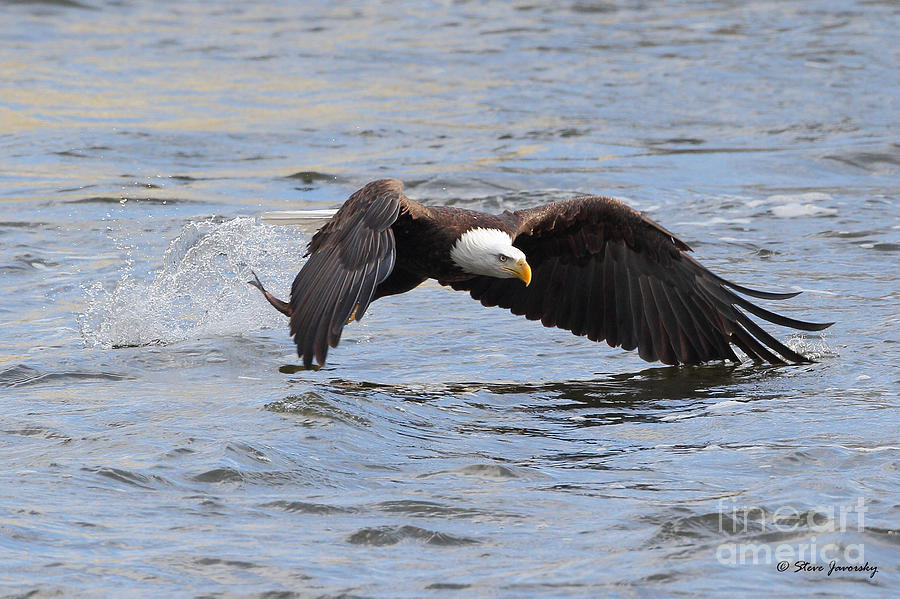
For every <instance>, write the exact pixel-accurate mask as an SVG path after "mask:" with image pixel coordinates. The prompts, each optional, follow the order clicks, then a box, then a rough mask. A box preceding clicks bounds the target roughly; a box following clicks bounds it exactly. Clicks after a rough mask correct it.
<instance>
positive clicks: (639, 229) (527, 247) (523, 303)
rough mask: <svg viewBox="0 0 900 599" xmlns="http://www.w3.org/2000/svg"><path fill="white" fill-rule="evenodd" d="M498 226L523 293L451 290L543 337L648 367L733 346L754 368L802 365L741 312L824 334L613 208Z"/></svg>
mask: <svg viewBox="0 0 900 599" xmlns="http://www.w3.org/2000/svg"><path fill="white" fill-rule="evenodd" d="M507 217H508V218H510V219H512V220H513V221H514V225H515V226H517V229H518V232H517V234H516V235H515V236H514V245H515V246H516V247H518V248H519V249H521V250H522V251H523V252H525V255H526V257H527V259H528V262H529V263H530V265H531V268H532V282H531V285H530V286H528V287H526V286H524V285H522V283H521V281H518V280H514V279H495V278H490V277H481V276H480V277H475V278H473V279H470V280H467V281H463V282H459V283H453V284H452V287H453V288H455V289H460V290H466V291H469V292H470V294H471V296H472V297H473V298H475V299H477V300H480V301H481V303H482V304H484V305H485V306H500V307H502V308H507V309H509V310H510V311H511V312H512V313H513V314H519V315H524V316H525V317H526V318H528V319H530V320H540V321H541V322H542V323H543V324H544V326H547V327H559V328H561V329H565V330H568V331H571V332H572V333H574V334H575V335H586V336H587V337H588V338H589V339H592V340H594V341H602V340H604V339H605V340H606V342H607V343H608V344H609V345H610V346H613V347H616V346H621V347H623V348H625V349H629V350H630V349H635V348H637V350H638V353H639V355H640V356H641V357H642V358H643V359H645V360H648V361H655V360H659V361H661V362H664V363H666V364H694V363H699V362H705V361H710V360H734V361H738V358H737V356H736V355H735V353H734V351H733V350H732V348H731V345H732V344H734V345H736V346H737V347H739V348H740V349H741V350H743V351H744V353H746V354H747V355H748V356H749V357H750V358H752V359H753V360H755V361H768V362H771V363H784V362H785V361H790V362H806V361H808V359H807V358H806V357H804V356H802V355H800V354H798V353H797V352H795V351H793V350H792V349H790V348H789V347H787V346H786V345H784V344H783V343H781V342H780V341H778V340H777V339H775V338H774V337H773V336H772V335H770V334H769V333H767V332H766V331H765V330H763V329H762V328H761V327H760V326H759V325H757V324H756V323H755V322H753V321H752V320H751V319H750V318H749V317H748V316H747V315H746V314H745V313H744V310H746V311H747V312H750V313H751V314H754V315H755V316H757V317H759V318H762V319H764V320H767V321H769V322H772V323H775V324H779V325H782V326H786V327H791V328H794V329H800V330H804V331H819V330H822V329H824V328H826V327H828V326H830V325H831V324H832V323H810V322H804V321H800V320H795V319H793V318H788V317H786V316H781V315H779V314H775V313H773V312H770V311H768V310H766V309H764V308H761V307H759V306H757V305H756V304H753V303H751V302H750V301H749V300H747V299H746V298H744V297H742V296H741V295H740V294H743V295H749V296H752V297H757V298H764V299H786V298H789V297H793V296H795V295H797V293H771V292H764V291H756V290H753V289H748V288H747V287H743V286H741V285H737V284H735V283H731V282H730V281H727V280H725V279H723V278H721V277H719V276H717V275H715V274H713V273H712V272H710V271H709V270H707V269H706V268H705V267H704V266H703V265H701V264H700V263H699V262H697V261H696V260H694V259H693V258H692V257H691V256H690V255H688V253H687V252H689V251H690V248H689V247H688V245H687V244H686V243H684V242H683V241H681V240H680V239H678V238H677V237H675V236H674V235H673V234H672V233H670V232H669V231H667V230H666V229H664V228H663V227H661V226H660V225H658V224H657V223H655V222H653V221H652V220H650V219H649V218H647V217H645V216H643V215H642V214H640V213H639V212H637V211H635V210H633V209H632V208H630V207H628V206H626V205H625V204H623V203H622V202H620V201H618V200H615V199H613V198H606V197H585V198H577V199H574V200H570V201H565V202H556V203H552V204H548V205H545V206H540V207H538V208H533V209H530V210H520V211H516V212H513V213H507Z"/></svg>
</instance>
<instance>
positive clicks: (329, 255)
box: [290, 179, 405, 368]
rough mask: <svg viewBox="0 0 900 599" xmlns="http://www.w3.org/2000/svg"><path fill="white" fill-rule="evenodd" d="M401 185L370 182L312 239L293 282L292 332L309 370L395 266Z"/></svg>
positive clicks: (361, 311) (358, 316)
mask: <svg viewBox="0 0 900 599" xmlns="http://www.w3.org/2000/svg"><path fill="white" fill-rule="evenodd" d="M404 200H405V197H404V196H403V184H402V183H401V182H400V181H397V180H396V179H382V180H379V181H374V182H372V183H369V184H368V185H366V186H365V187H363V188H362V189H360V190H359V191H357V192H356V193H354V194H353V195H351V196H350V198H349V199H348V200H347V201H346V202H345V203H344V205H343V206H341V208H340V210H338V211H337V213H336V214H335V215H334V216H333V217H332V218H331V220H329V221H328V223H326V224H325V226H324V227H322V229H320V230H319V231H318V232H317V233H316V234H315V235H314V236H313V238H312V240H311V241H310V243H309V250H308V252H307V254H308V255H309V259H308V260H307V261H306V264H304V265H303V268H302V269H301V270H300V272H299V273H298V274H297V277H296V278H295V279H294V284H293V285H292V286H291V301H290V309H291V335H292V336H293V337H294V342H295V343H296V344H297V355H299V356H300V357H302V358H303V365H304V367H306V368H310V367H311V366H312V362H313V358H315V360H316V362H318V363H319V365H322V364H324V363H325V357H326V355H327V353H328V347H329V346H331V347H337V344H338V341H340V338H341V333H342V331H343V329H344V326H346V325H347V323H348V321H349V320H352V319H356V320H360V319H361V318H362V317H363V314H365V311H366V309H367V308H368V307H369V303H370V302H371V301H372V297H373V295H374V292H375V287H377V286H378V284H379V283H381V282H382V281H384V280H385V279H386V278H387V277H388V275H390V274H391V271H392V270H393V268H394V262H395V260H396V247H395V243H394V234H393V232H392V231H391V225H392V224H393V223H394V221H396V220H397V216H398V214H399V212H400V208H401V204H402V203H403V201H404Z"/></svg>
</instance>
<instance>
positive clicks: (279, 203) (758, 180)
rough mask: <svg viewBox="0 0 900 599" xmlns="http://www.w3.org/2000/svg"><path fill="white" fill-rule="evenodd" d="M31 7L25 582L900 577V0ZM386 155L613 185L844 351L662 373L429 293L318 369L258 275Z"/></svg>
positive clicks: (518, 583)
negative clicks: (291, 214)
mask: <svg viewBox="0 0 900 599" xmlns="http://www.w3.org/2000/svg"><path fill="white" fill-rule="evenodd" d="M0 14H2V19H0V21H2V24H0V50H2V53H0V282H2V288H3V290H4V292H3V293H2V294H0V339H2V343H0V400H2V406H3V410H2V416H0V424H2V427H0V456H2V458H0V459H2V468H0V590H2V591H3V596H11V597H20V596H28V597H57V596H63V597H97V596H148V597H150V596H153V597H155V596H172V597H272V596H279V597H282V596H283V597H341V596H346V597H350V596H352V597H485V596H490V597H521V596H556V597H572V596H579V597H581V596H613V597H644V596H654V597H655V596H677V597H703V596H722V595H728V596H734V597H757V596H759V595H760V593H761V592H762V593H763V594H766V595H772V596H813V595H815V596H817V597H846V596H854V597H885V596H890V595H891V593H892V591H893V589H895V588H896V586H897V583H898V582H900V576H898V574H900V571H898V563H900V559H898V556H900V551H898V550H900V542H898V538H900V537H898V521H900V508H898V505H900V502H898V496H900V495H898V492H900V483H898V480H900V478H898V466H897V464H898V456H900V424H898V417H897V409H898V407H900V402H898V390H900V375H898V372H900V345H898V342H900V312H898V299H900V294H898V289H900V285H898V281H900V277H898V275H897V272H898V271H900V269H898V266H900V209H898V203H897V202H898V195H900V185H898V181H900V179H898V175H900V144H898V142H897V140H898V127H897V122H898V118H897V117H898V106H897V99H898V96H900V75H898V73H900V70H898V69H897V62H898V45H897V41H896V31H897V30H898V29H900V10H898V8H897V5H896V3H894V2H887V1H885V2H816V3H812V2H809V3H807V2H790V3H761V2H760V3H747V4H744V3H724V2H710V1H700V2H667V3H616V4H605V3H594V2H566V3H558V4H554V5H544V4H540V3H467V2H459V3H450V2H434V3H428V4H422V3H417V2H408V3H407V2H400V3H396V2H392V3H387V2H384V3H378V2H368V3H352V4H342V3H324V2H321V3H317V2H310V3H303V4H302V5H301V4H299V3H291V2H269V3H265V4H259V5H257V4H254V3H246V2H243V3H238V2H219V3H204V2H196V1H193V0H183V1H182V2H178V3H167V2H164V3H151V2H136V1H135V2H129V1H119V2H108V3H104V2H99V1H96V0H77V1H68V0H67V1H62V0H56V1H24V2H7V3H2V4H0ZM384 176H393V177H397V178H400V179H402V180H403V181H404V182H405V184H406V187H407V194H408V195H409V196H410V197H411V198H413V199H416V200H419V201H422V202H425V203H428V204H452V205H457V206H465V207H470V208H474V209H481V210H489V211H500V210H504V209H516V208H523V207H528V206H533V205H537V204H541V203H544V202H549V201H555V200H561V199H566V198H570V197H573V196H575V195H577V194H580V193H598V194H601V193H602V194H608V195H615V196H617V197H620V198H623V199H625V200H626V201H627V202H629V203H630V204H631V205H633V206H635V207H636V208H638V209H640V210H643V211H645V212H647V214H649V215H650V216H651V217H652V218H654V219H655V220H657V221H659V222H661V223H662V224H663V225H664V226H666V227H667V228H669V229H671V230H673V231H674V232H675V233H677V234H678V235H679V236H680V237H682V238H683V239H684V240H685V241H686V242H687V243H689V244H690V245H691V246H692V247H694V249H695V252H696V257H697V258H698V259H699V260H701V261H702V262H703V263H704V264H706V265H707V266H709V267H710V268H712V269H713V270H714V271H716V272H717V273H720V274H722V275H723V276H726V277H728V278H730V279H733V280H736V281H738V282H743V283H747V284H751V285H753V286H757V287H762V288H767V289H786V290H803V291H804V293H803V294H801V295H800V296H799V297H797V298H795V299H793V300H790V301H788V302H782V303H777V308H778V309H779V310H780V311H782V312H784V313H787V314H789V315H791V316H795V317H800V318H807V319H810V320H834V321H836V322H837V324H835V325H834V326H833V327H832V328H830V329H828V330H827V331H826V332H825V334H824V335H820V334H813V335H805V336H799V335H794V334H792V333H791V332H789V331H785V330H777V328H776V327H771V328H770V330H772V331H773V333H775V334H776V336H778V337H779V338H780V339H783V340H785V341H786V342H787V343H788V344H789V345H790V346H791V347H793V348H794V349H797V350H799V351H802V352H804V353H807V354H809V355H812V356H813V357H815V358H816V360H817V362H816V363H814V364H810V365H803V366H790V367H771V366H759V365H753V364H752V363H749V362H748V363H745V364H741V365H722V364H713V365H708V366H703V367H690V368H673V367H662V366H661V365H658V364H648V363H645V362H643V361H641V360H640V359H639V358H638V357H637V356H636V355H635V354H633V353H630V352H623V351H621V350H618V349H611V348H608V347H606V346H605V345H601V344H594V343H591V342H589V341H587V340H586V339H584V338H577V337H574V336H571V335H569V334H568V333H566V332H564V331H557V330H548V329H544V328H542V327H540V326H539V325H538V324H536V323H533V322H528V321H525V320H520V319H519V318H516V317H514V316H512V315H509V314H507V313H505V312H503V311H500V310H490V309H485V308H482V307H481V306H479V305H478V304H477V303H475V302H473V301H472V300H471V299H469V298H468V297H467V296H466V295H465V294H460V293H454V292H452V291H449V290H446V289H442V288H440V287H438V286H437V285H436V284H426V285H424V286H422V287H420V288H418V289H416V290H415V291H413V292H411V293H408V294H405V295H402V296H397V297H393V298H387V299H384V300H379V301H378V302H376V303H375V304H373V306H372V307H371V309H370V312H369V313H368V314H367V315H366V318H365V319H364V320H363V321H362V322H361V323H358V324H354V325H352V326H350V327H348V328H347V329H346V330H345V334H344V338H343V340H342V342H341V345H340V347H339V348H338V349H336V350H333V351H332V352H331V354H330V356H329V363H328V366H327V367H326V368H324V369H322V370H319V371H312V372H306V371H298V370H297V369H296V366H297V365H298V363H299V360H298V358H297V357H296V355H295V354H294V350H293V344H292V342H291V340H290V339H289V337H288V336H287V331H286V330H285V328H286V323H285V322H284V320H283V318H282V317H281V315H280V314H278V313H276V312H275V311H274V310H272V309H271V308H270V307H269V306H268V305H267V304H265V303H264V301H263V300H262V298H261V297H260V296H259V295H258V293H257V292H256V291H255V290H254V289H253V288H251V287H249V286H248V285H246V283H245V281H246V280H247V279H248V278H249V276H250V270H251V269H253V270H255V271H256V272H257V273H259V275H260V277H261V278H262V279H263V280H264V281H265V282H266V284H267V285H268V286H269V287H270V288H271V289H272V291H273V292H275V293H276V295H279V296H282V297H283V296H286V295H287V293H288V289H289V285H290V281H291V280H292V278H293V276H294V274H295V273H296V271H297V270H298V268H299V266H300V265H301V263H302V258H301V256H302V253H303V250H304V247H305V244H306V242H307V241H308V236H307V235H306V234H303V233H301V232H299V231H297V230H296V229H294V228H292V227H279V226H273V225H269V224H265V223H263V222H261V221H260V219H259V218H258V216H259V214H260V213H262V212H264V211H268V210H282V209H305V208H315V209H318V208H334V207H337V206H338V205H340V203H341V202H342V201H343V200H344V199H345V198H346V197H347V196H348V195H349V194H350V193H352V192H353V191H354V190H355V189H357V188H358V187H360V186H361V185H363V184H364V183H366V182H367V181H370V180H372V179H376V178H380V177H384ZM767 306H770V307H776V306H772V305H770V304H767ZM832 560H834V561H835V565H836V566H846V565H859V566H861V567H865V564H866V563H867V564H868V568H869V569H868V570H864V571H858V572H843V571H833V572H831V574H830V575H829V574H828V571H829V568H830V562H831V561H832ZM780 561H787V562H788V570H787V571H785V572H779V570H778V563H779V562H780ZM803 561H809V562H811V563H810V567H815V566H817V565H821V566H823V567H824V568H825V570H824V571H815V570H812V571H809V570H808V569H806V568H803V567H802V564H801V565H800V566H798V565H797V564H800V563H801V562H803ZM874 567H877V572H875V573H874V574H873V573H872V569H873V568H874ZM798 569H799V570H800V571H797V570H798Z"/></svg>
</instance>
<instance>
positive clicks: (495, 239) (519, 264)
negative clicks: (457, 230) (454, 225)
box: [450, 229, 531, 285]
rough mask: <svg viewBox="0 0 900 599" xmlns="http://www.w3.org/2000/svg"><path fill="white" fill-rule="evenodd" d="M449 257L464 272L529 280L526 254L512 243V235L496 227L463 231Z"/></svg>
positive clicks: (529, 268) (529, 271) (529, 269)
mask: <svg viewBox="0 0 900 599" xmlns="http://www.w3.org/2000/svg"><path fill="white" fill-rule="evenodd" d="M450 257H451V258H452V259H453V262H455V263H456V265H457V266H459V267H460V268H461V269H463V271H464V272H467V273H470V274H473V275H485V276H488V277H495V278H497V279H513V278H515V279H521V280H522V281H524V282H525V285H528V284H529V283H530V282H531V267H530V266H529V265H528V262H526V261H525V254H524V253H523V252H522V250H520V249H519V248H517V247H514V246H513V244H512V238H511V237H510V236H509V235H507V234H506V233H504V232H503V231H501V230H499V229H471V230H469V231H466V232H465V233H463V234H462V235H461V236H460V238H459V239H457V240H456V243H455V244H453V248H452V249H451V250H450Z"/></svg>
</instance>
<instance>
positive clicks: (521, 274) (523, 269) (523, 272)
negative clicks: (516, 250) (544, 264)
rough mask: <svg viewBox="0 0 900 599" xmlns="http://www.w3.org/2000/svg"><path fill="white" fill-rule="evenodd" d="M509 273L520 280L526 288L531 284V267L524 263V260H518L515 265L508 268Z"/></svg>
mask: <svg viewBox="0 0 900 599" xmlns="http://www.w3.org/2000/svg"><path fill="white" fill-rule="evenodd" d="M510 272H512V273H513V274H514V275H516V276H517V277H518V278H520V279H522V281H523V282H524V283H525V286H526V287H528V284H529V283H531V267H530V266H528V263H527V262H525V258H521V259H519V260H518V261H517V262H516V265H515V266H513V267H512V268H510Z"/></svg>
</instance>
